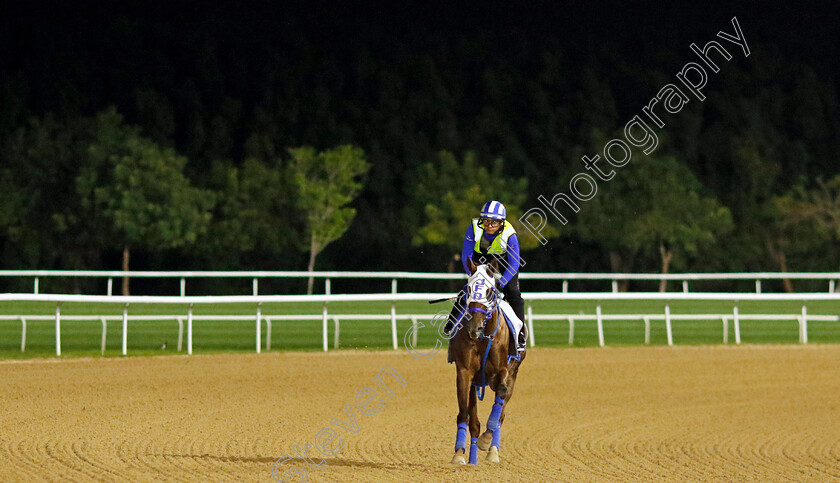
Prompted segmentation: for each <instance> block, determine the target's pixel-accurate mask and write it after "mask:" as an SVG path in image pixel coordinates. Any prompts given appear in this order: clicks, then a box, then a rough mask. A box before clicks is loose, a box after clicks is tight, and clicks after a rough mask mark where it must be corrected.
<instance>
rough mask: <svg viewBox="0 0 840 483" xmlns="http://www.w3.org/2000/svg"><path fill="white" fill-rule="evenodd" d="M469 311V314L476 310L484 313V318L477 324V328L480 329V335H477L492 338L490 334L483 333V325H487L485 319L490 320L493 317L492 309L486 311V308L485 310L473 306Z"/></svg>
mask: <svg viewBox="0 0 840 483" xmlns="http://www.w3.org/2000/svg"><path fill="white" fill-rule="evenodd" d="M469 312H470V313H471V314H474V313H476V312H480V313H482V314H484V320H482V321H481V325H479V326H478V330H480V331H481V335H480V336H479V337H480V338H482V339H493V336H492V335H491V336H487V335H484V326H485V325H487V321H488V320H490V319H491V318H492V317H493V311H492V310H490V311H488V310H485V309H483V308H481V307H473V308H471V309H470V310H469Z"/></svg>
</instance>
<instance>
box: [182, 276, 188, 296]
mask: <svg viewBox="0 0 840 483" xmlns="http://www.w3.org/2000/svg"><path fill="white" fill-rule="evenodd" d="M185 295H187V279H186V278H184V277H181V297H183V296H185Z"/></svg>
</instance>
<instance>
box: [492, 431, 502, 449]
mask: <svg viewBox="0 0 840 483" xmlns="http://www.w3.org/2000/svg"><path fill="white" fill-rule="evenodd" d="M501 440H502V427H501V426H499V427H498V428H496V429H494V430H493V441H492V442H491V443H490V446H495V447H497V448H499V449H502V443H501Z"/></svg>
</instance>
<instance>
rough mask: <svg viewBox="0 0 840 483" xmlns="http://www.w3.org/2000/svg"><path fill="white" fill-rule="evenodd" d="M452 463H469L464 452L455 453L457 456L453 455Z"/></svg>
mask: <svg viewBox="0 0 840 483" xmlns="http://www.w3.org/2000/svg"><path fill="white" fill-rule="evenodd" d="M452 464H453V465H465V464H467V457H466V455H464V453H455V456H453V457H452Z"/></svg>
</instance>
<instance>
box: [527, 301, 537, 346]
mask: <svg viewBox="0 0 840 483" xmlns="http://www.w3.org/2000/svg"><path fill="white" fill-rule="evenodd" d="M528 338H529V339H531V340H530V342H531V347H534V346H535V345H536V344H535V343H534V312H533V311H532V310H531V304H528Z"/></svg>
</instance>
